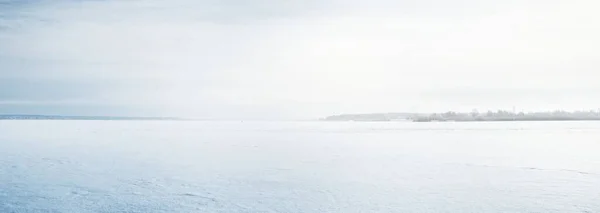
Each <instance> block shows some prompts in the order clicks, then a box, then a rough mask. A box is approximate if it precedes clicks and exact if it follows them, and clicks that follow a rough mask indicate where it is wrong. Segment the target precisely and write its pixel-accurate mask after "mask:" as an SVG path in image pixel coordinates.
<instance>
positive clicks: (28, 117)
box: [0, 115, 184, 121]
mask: <svg viewBox="0 0 600 213" xmlns="http://www.w3.org/2000/svg"><path fill="white" fill-rule="evenodd" d="M0 120H89V121H93V120H96V121H108V120H131V121H144V120H145V121H154V120H184V119H181V118H171V117H126V116H63V115H0Z"/></svg>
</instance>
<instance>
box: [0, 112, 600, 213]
mask: <svg viewBox="0 0 600 213" xmlns="http://www.w3.org/2000/svg"><path fill="white" fill-rule="evenodd" d="M0 212H2V213H13V212H14V213H30V212H36V213H37V212H44V213H46V212H49V213H55V212H56V213H62V212H65V213H91V212H108V213H111V212H128V213H130V212H131V213H134V212H135V213H137V212H139V213H146V212H148V213H153V212H181V213H186V212H228V213H229V212H233V213H235V212H253V213H254V212H258V213H260V212H290V213H295V212H310V213H325V212H340V213H352V212H600V122H515V123H512V122H499V123H400V122H399V123H353V122H192V121H0Z"/></svg>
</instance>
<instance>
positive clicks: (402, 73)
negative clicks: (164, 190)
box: [0, 0, 600, 119]
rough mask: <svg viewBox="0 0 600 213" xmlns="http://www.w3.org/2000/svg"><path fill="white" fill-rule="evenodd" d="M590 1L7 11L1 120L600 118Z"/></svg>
mask: <svg viewBox="0 0 600 213" xmlns="http://www.w3.org/2000/svg"><path fill="white" fill-rule="evenodd" d="M599 9H600V3H599V2H598V1H594V0H579V1H564V0H545V1H542V0H530V1H522V0H519V1H517V0H507V1H492V0H456V1H447V0H429V1H423V0H405V1H397V0H371V1H359V0H302V1H301V0H287V1H282V0H257V1H242V0H224V1H223V0H220V1H217V0H174V1H162V0H112V1H111V0H106V1H83V0H78V1H74V0H38V1H35V0H29V1H7V0H0V114H4V113H36V114H73V115H79V114H82V115H91V114H97V115H104V114H107V115H132V116H156V115H159V116H192V117H201V118H240V119H250V118H262V117H267V118H315V117H320V116H325V115H329V114H338V113H354V112H388V111H438V110H462V111H470V109H472V108H479V109H480V110H487V109H496V108H512V106H516V107H518V108H519V109H524V110H542V109H554V108H564V109H595V108H599V107H600V84H598V83H597V82H599V81H600V75H599V70H600V60H598V53H597V50H598V49H600V40H598V39H597V38H599V37H600V25H598V24H597V23H600V15H599V14H598V13H597V11H598V10H599Z"/></svg>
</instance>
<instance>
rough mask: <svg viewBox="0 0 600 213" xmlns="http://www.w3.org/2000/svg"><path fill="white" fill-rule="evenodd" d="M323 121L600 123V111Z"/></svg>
mask: <svg viewBox="0 0 600 213" xmlns="http://www.w3.org/2000/svg"><path fill="white" fill-rule="evenodd" d="M321 121H358V122H360V121H381V122H393V121H406V122H506V121H600V110H597V111H594V110H590V111H575V112H566V111H560V110H556V111H551V112H529V113H523V112H519V113H516V112H514V111H513V112H509V111H503V110H498V111H496V112H492V111H488V112H485V113H479V112H477V111H475V110H474V111H473V112H470V113H460V112H452V111H449V112H444V113H370V114H342V115H334V116H329V117H326V118H323V119H321Z"/></svg>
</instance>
